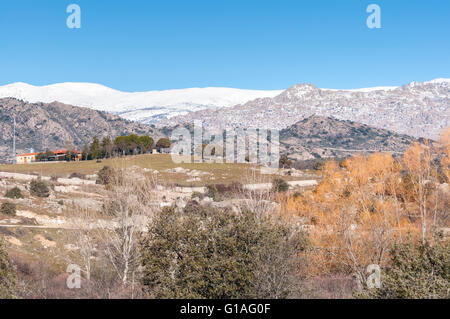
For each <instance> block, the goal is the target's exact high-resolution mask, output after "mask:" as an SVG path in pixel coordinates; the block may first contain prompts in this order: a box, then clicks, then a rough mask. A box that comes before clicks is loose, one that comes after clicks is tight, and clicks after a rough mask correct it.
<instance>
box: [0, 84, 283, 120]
mask: <svg viewBox="0 0 450 319" xmlns="http://www.w3.org/2000/svg"><path fill="white" fill-rule="evenodd" d="M281 92H282V91H262V90H259V91H258V90H241V89H233V88H220V87H209V88H189V89H180V90H165V91H148V92H133V93H130V92H121V91H118V90H114V89H111V88H108V87H106V86H103V85H100V84H93V83H58V84H52V85H47V86H33V85H29V84H27V83H20V82H19V83H12V84H8V85H5V86H0V98H2V97H13V98H17V99H20V100H24V101H27V102H30V103H37V102H42V103H51V102H61V103H65V104H70V105H76V106H81V107H88V108H91V109H94V110H98V111H105V112H109V113H112V114H115V115H120V116H121V117H123V118H125V119H128V120H133V121H137V122H141V123H145V124H151V123H154V122H156V121H158V120H161V119H166V118H170V117H173V116H176V115H183V114H187V113H189V112H192V111H198V110H203V109H217V108H221V107H231V106H234V105H236V104H240V103H245V102H248V101H251V100H254V99H256V98H261V97H274V96H276V95H278V94H280V93H281Z"/></svg>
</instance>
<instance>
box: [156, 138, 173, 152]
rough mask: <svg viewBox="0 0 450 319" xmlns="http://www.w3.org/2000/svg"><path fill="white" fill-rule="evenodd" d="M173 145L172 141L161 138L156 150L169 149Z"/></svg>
mask: <svg viewBox="0 0 450 319" xmlns="http://www.w3.org/2000/svg"><path fill="white" fill-rule="evenodd" d="M170 145H171V143H170V140H169V139H168V138H166V137H163V138H160V139H159V140H158V142H157V143H156V148H158V149H160V148H169V147H170Z"/></svg>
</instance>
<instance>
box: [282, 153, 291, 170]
mask: <svg viewBox="0 0 450 319" xmlns="http://www.w3.org/2000/svg"><path fill="white" fill-rule="evenodd" d="M291 165H292V161H291V160H290V159H289V157H287V155H281V156H280V166H281V167H282V168H290V167H291Z"/></svg>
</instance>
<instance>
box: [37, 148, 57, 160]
mask: <svg viewBox="0 0 450 319" xmlns="http://www.w3.org/2000/svg"><path fill="white" fill-rule="evenodd" d="M53 156H55V153H53V152H52V151H50V150H46V151H45V152H43V153H39V154H37V155H36V161H38V162H45V161H48V160H49V158H50V157H53Z"/></svg>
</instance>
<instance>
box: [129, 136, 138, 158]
mask: <svg viewBox="0 0 450 319" xmlns="http://www.w3.org/2000/svg"><path fill="white" fill-rule="evenodd" d="M126 140H127V146H128V152H129V153H130V154H136V153H137V149H138V147H139V136H137V135H136V134H131V135H129V136H127V137H126Z"/></svg>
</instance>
